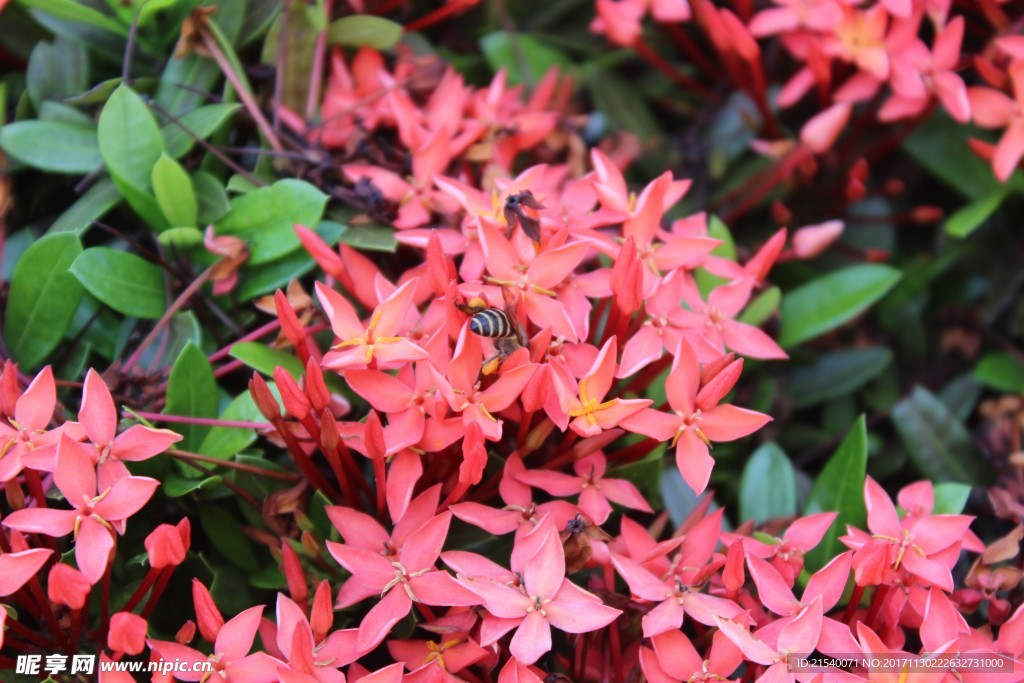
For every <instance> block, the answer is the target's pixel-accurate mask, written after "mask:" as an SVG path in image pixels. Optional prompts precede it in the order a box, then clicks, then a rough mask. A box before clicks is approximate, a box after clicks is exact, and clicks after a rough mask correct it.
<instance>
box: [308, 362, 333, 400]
mask: <svg viewBox="0 0 1024 683" xmlns="http://www.w3.org/2000/svg"><path fill="white" fill-rule="evenodd" d="M306 395H307V396H309V402H310V403H312V404H313V408H314V409H315V410H316V412H318V413H319V412H320V411H322V410H323V409H324V408H326V407H327V406H329V405H331V392H330V391H328V390H327V385H326V384H325V383H324V373H323V372H322V371H321V370H320V365H319V364H318V363H317V362H316V361H315V360H313V359H312V358H310V359H309V360H308V361H307V362H306Z"/></svg>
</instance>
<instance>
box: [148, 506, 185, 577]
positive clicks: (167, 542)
mask: <svg viewBox="0 0 1024 683" xmlns="http://www.w3.org/2000/svg"><path fill="white" fill-rule="evenodd" d="M191 532H192V527H191V524H190V523H189V521H188V519H187V518H186V519H182V520H181V521H180V522H178V525H177V526H172V525H170V524H161V525H160V526H158V527H157V528H155V529H153V531H152V532H151V533H150V534H149V536H147V537H146V541H145V543H144V545H145V546H146V552H147V553H149V566H150V567H152V568H153V569H163V568H164V567H177V566H178V565H179V564H181V563H182V562H184V561H185V555H186V554H187V553H188V548H189V545H190V541H191V535H192V534H191Z"/></svg>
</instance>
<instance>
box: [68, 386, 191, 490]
mask: <svg viewBox="0 0 1024 683" xmlns="http://www.w3.org/2000/svg"><path fill="white" fill-rule="evenodd" d="M78 421H79V423H80V424H81V425H82V428H83V429H84V430H85V434H86V436H87V437H88V438H89V440H90V441H91V442H92V443H93V445H94V446H95V447H96V450H95V455H94V461H95V462H96V464H97V477H98V487H99V489H100V490H106V489H107V488H109V487H111V486H113V484H114V483H115V482H116V481H117V480H118V479H121V478H123V477H126V476H128V475H129V472H128V468H127V467H125V465H124V463H125V462H141V461H143V460H148V459H150V458H152V457H153V456H155V455H158V454H160V453H163V452H164V451H166V450H167V449H168V448H170V446H171V444H174V443H177V442H178V441H181V435H180V434H176V433H175V432H172V431H171V430H169V429H153V428H152V427H146V426H145V425H134V426H132V427H129V428H128V429H127V430H125V431H124V432H123V433H121V434H120V435H117V423H118V419H117V408H116V407H115V406H114V399H113V398H112V397H111V396H110V390H109V389H108V388H107V385H106V384H104V383H103V379H102V378H101V377H100V375H99V373H97V372H96V371H95V370H93V369H92V368H90V369H89V372H88V374H86V376H85V389H84V391H83V393H82V407H81V409H80V410H79V411H78Z"/></svg>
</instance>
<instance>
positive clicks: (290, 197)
mask: <svg viewBox="0 0 1024 683" xmlns="http://www.w3.org/2000/svg"><path fill="white" fill-rule="evenodd" d="M326 205H327V195H325V194H324V193H323V192H321V191H320V190H318V189H317V188H315V187H313V186H312V185H310V184H309V183H307V182H305V181H302V180H292V179H289V180H279V181H278V182H276V183H274V184H273V185H271V186H270V187H264V188H260V189H258V190H253V191H252V192H248V193H246V194H243V195H240V196H238V197H235V198H233V199H232V200H231V211H230V212H229V213H228V215H227V216H225V217H224V218H222V219H221V220H220V222H219V223H218V224H217V234H218V235H238V236H239V237H242V238H244V239H245V240H246V242H247V243H248V245H249V263H250V264H251V265H257V264H260V263H265V262H267V261H272V260H274V259H276V258H279V257H281V256H284V255H285V254H287V253H289V252H291V251H293V250H295V249H297V248H299V246H300V242H299V238H298V237H297V236H296V235H295V224H296V223H299V224H301V225H306V226H310V227H313V226H316V225H317V224H318V223H319V222H320V218H321V216H323V212H324V207H325V206H326Z"/></svg>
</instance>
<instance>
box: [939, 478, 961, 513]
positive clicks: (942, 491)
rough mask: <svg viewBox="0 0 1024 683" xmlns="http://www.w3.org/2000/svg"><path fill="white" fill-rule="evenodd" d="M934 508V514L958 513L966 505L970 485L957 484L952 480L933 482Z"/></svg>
mask: <svg viewBox="0 0 1024 683" xmlns="http://www.w3.org/2000/svg"><path fill="white" fill-rule="evenodd" d="M933 488H934V491H935V509H934V510H932V513H933V514H936V515H959V514H960V513H961V512H963V511H964V506H966V505H967V499H968V498H970V496H971V487H970V486H968V485H967V484H958V483H956V482H952V481H945V482H942V483H939V484H935V486H934V487H933Z"/></svg>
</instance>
